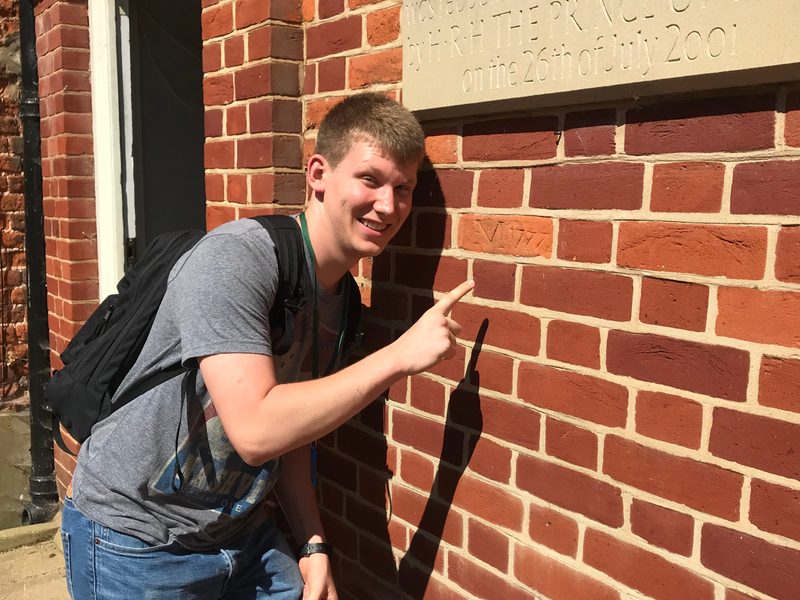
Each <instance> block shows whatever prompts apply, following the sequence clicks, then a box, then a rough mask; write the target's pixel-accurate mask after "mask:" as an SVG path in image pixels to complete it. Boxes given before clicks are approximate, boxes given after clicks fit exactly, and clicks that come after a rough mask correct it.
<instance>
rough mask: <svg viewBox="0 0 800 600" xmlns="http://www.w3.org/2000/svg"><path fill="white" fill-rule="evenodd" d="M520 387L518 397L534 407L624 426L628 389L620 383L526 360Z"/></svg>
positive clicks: (520, 375) (608, 424)
mask: <svg viewBox="0 0 800 600" xmlns="http://www.w3.org/2000/svg"><path fill="white" fill-rule="evenodd" d="M518 387H519V390H518V392H517V393H518V394H519V397H520V398H521V399H522V400H523V401H525V402H527V403H529V404H532V405H534V406H540V407H542V408H546V409H549V410H553V411H556V412H560V413H564V414H567V415H571V416H573V417H577V418H579V419H584V420H586V421H591V422H593V423H599V424H601V425H607V426H609V427H624V426H625V419H626V416H627V411H628V391H627V389H626V388H625V387H623V386H621V385H619V384H616V383H611V382H610V381H604V380H602V379H598V378H597V377H590V376H589V375H582V374H580V373H574V372H572V371H565V370H561V369H556V368H554V367H550V366H546V365H540V364H536V363H528V362H525V363H522V364H521V365H520V367H519V382H518Z"/></svg>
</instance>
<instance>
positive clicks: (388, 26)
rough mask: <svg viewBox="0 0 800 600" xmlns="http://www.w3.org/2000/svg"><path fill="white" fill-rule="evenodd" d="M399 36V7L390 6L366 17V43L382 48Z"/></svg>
mask: <svg viewBox="0 0 800 600" xmlns="http://www.w3.org/2000/svg"><path fill="white" fill-rule="evenodd" d="M399 35H400V7H399V6H392V7H389V8H386V9H383V10H376V11H375V12H371V13H369V14H368V15H367V42H369V45H370V46H382V45H383V44H388V43H389V42H393V41H395V40H396V39H397V38H398V36H399Z"/></svg>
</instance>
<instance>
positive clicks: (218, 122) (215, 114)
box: [203, 109, 223, 137]
mask: <svg viewBox="0 0 800 600" xmlns="http://www.w3.org/2000/svg"><path fill="white" fill-rule="evenodd" d="M222 115H223V112H222V111H221V110H218V109H211V110H206V112H205V115H204V119H203V122H204V127H205V134H206V137H220V136H221V135H222Z"/></svg>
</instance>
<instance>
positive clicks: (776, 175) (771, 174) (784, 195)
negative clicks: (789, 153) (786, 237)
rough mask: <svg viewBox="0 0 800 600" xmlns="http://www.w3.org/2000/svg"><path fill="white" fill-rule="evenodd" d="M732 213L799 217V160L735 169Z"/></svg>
mask: <svg viewBox="0 0 800 600" xmlns="http://www.w3.org/2000/svg"><path fill="white" fill-rule="evenodd" d="M731 213H733V214H736V215H741V214H755V215H800V160H777V161H770V162H756V163H745V164H741V165H737V166H736V168H735V169H734V170H733V184H732V188H731Z"/></svg>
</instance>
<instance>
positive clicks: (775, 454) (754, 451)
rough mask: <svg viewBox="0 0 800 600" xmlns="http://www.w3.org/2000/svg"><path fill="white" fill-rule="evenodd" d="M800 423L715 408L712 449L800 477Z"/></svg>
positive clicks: (722, 455)
mask: <svg viewBox="0 0 800 600" xmlns="http://www.w3.org/2000/svg"><path fill="white" fill-rule="evenodd" d="M798 439H800V425H797V424H795V423H787V422H786V421H780V420H778V419H773V418H770V417H762V416H759V415H750V414H747V413H743V412H739V411H736V410H729V409H726V408H716V409H714V420H713V422H712V426H711V440H710V442H709V450H710V451H711V453H712V454H713V455H714V456H719V457H720V458H724V459H726V460H730V461H733V462H737V463H739V464H741V465H747V466H750V467H753V468H756V469H761V470H762V471H767V472H769V473H775V474H776V475H782V476H784V477H790V478H792V479H800V453H798V452H797V440H798Z"/></svg>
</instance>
